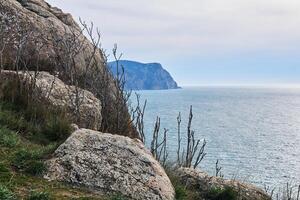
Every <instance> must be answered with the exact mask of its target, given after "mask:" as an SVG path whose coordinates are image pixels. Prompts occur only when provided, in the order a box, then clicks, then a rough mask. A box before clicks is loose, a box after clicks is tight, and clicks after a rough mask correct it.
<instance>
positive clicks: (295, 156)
mask: <svg viewBox="0 0 300 200" xmlns="http://www.w3.org/2000/svg"><path fill="white" fill-rule="evenodd" d="M136 92H137V93H138V94H139V95H141V101H144V100H147V106H146V111H145V119H144V123H145V133H146V144H147V146H148V147H149V146H150V143H151V138H152V133H153V129H154V124H155V120H156V118H157V117H160V120H161V134H162V133H163V129H164V128H166V129H168V133H167V136H168V140H167V146H168V152H169V160H175V159H176V151H177V116H178V114H179V112H180V113H181V117H182V126H181V134H182V138H183V144H182V145H183V146H184V145H186V144H185V141H186V132H187V122H188V116H189V110H190V106H192V107H193V122H192V129H193V130H194V131H195V138H196V139H200V140H201V141H203V140H204V139H205V140H206V141H207V145H206V149H205V152H206V153H207V155H206V156H205V158H204V160H203V161H202V162H201V163H200V166H199V168H200V169H201V170H203V171H206V172H208V173H209V174H210V175H214V174H215V171H216V170H215V168H216V167H215V166H216V161H217V160H218V161H219V163H218V165H219V166H220V167H222V169H221V173H222V174H223V175H224V177H225V178H228V179H236V180H240V181H244V182H249V183H253V184H256V185H258V186H260V187H262V188H263V187H269V188H280V187H282V186H284V185H286V184H287V183H289V184H291V185H293V184H295V185H296V184H300V89H295V88H251V87H184V88H182V89H176V90H151V91H136ZM134 103H135V102H134V100H133V104H134Z"/></svg>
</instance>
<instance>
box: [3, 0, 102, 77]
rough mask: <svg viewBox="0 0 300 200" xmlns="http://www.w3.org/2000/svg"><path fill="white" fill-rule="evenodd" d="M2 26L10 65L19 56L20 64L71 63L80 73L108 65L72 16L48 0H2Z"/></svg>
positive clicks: (46, 67)
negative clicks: (47, 1)
mask: <svg viewBox="0 0 300 200" xmlns="http://www.w3.org/2000/svg"><path fill="white" fill-rule="evenodd" d="M0 26H1V27H0V28H1V29H0V37H2V38H3V39H2V40H1V41H0V46H1V49H2V48H4V55H3V61H1V62H2V63H1V64H4V65H5V67H6V68H10V67H15V66H14V64H15V62H16V58H17V57H19V58H18V60H20V63H19V65H26V67H31V68H39V70H43V71H63V70H70V69H66V68H70V65H74V66H72V67H74V68H76V73H80V72H81V71H83V72H84V71H85V69H88V70H89V71H91V70H90V69H91V68H92V66H93V67H94V68H97V70H100V71H101V70H103V69H104V68H105V65H104V62H103V61H104V59H103V55H102V52H101V51H100V50H99V49H98V48H95V45H93V44H92V43H91V42H90V41H89V40H88V39H87V38H86V37H85V36H84V34H83V33H82V28H81V27H80V26H79V25H78V24H77V23H76V22H75V21H74V19H73V18H72V16H71V15H70V14H67V13H64V12H63V11H62V10H60V9H59V8H56V7H52V6H51V5H50V4H48V3H46V2H45V1H44V0H0ZM4 42H6V44H2V43H4ZM20 44H22V45H20ZM18 53H19V54H20V55H17V54H18ZM91 58H92V59H91ZM67 59H70V60H68V61H67ZM73 59H74V60H73ZM37 60H38V62H37ZM28 63H30V65H28ZM66 63H69V64H66ZM34 65H38V66H34ZM65 75H66V76H67V75H68V74H67V73H66V74H65ZM64 81H65V80H64Z"/></svg>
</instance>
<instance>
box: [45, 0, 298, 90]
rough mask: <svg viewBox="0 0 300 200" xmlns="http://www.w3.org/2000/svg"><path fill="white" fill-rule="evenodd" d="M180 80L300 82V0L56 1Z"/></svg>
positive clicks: (133, 55)
mask: <svg viewBox="0 0 300 200" xmlns="http://www.w3.org/2000/svg"><path fill="white" fill-rule="evenodd" d="M48 2H49V3H50V4H51V5H53V6H57V7H59V8H61V9H63V10H64V11H66V12H70V13H71V14H72V15H73V16H74V18H75V19H78V18H79V17H81V18H82V19H84V20H85V21H87V22H89V21H93V22H94V24H95V25H96V26H97V27H99V29H100V30H101V33H102V43H103V46H104V48H106V49H107V50H108V51H109V50H111V49H112V47H113V44H114V43H117V44H118V46H119V50H120V51H121V52H123V53H124V56H123V59H129V60H135V61H140V62H160V63H161V64H162V65H163V66H164V67H165V68H166V69H167V70H168V71H169V72H170V73H171V74H172V75H173V76H174V78H175V79H176V80H177V82H178V83H179V85H236V84H238V85H295V84H299V85H300V1H299V0H226V1H225V0H186V1H182V0H105V1H104V0H48Z"/></svg>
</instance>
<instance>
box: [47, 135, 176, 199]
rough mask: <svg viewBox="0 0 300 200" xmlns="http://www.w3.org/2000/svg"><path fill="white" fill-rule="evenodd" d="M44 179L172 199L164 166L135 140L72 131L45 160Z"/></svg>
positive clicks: (101, 190) (108, 191)
mask: <svg viewBox="0 0 300 200" xmlns="http://www.w3.org/2000/svg"><path fill="white" fill-rule="evenodd" d="M47 165H48V172H47V173H46V175H45V178H47V179H49V180H56V181H63V182H68V183H71V184H75V185H78V186H84V187H87V188H89V189H91V191H93V192H95V193H98V192H99V193H106V194H110V195H112V194H121V195H122V196H124V197H127V198H129V199H138V200H141V199H143V200H147V199H149V200H150V199H151V200H152V199H167V200H171V199H174V189H173V186H172V184H171V182H170V180H169V178H168V176H167V175H166V173H165V171H164V169H163V168H162V167H161V166H160V164H159V163H158V162H157V161H156V160H155V159H154V158H153V157H152V155H151V153H150V152H149V151H148V150H147V149H146V148H145V147H144V145H143V144H142V143H141V142H140V141H139V140H137V139H130V138H128V137H124V136H117V135H111V134H108V133H100V132H96V131H92V130H87V129H78V130H76V131H75V132H74V133H73V134H72V135H71V136H70V137H69V138H68V139H67V140H66V141H65V143H63V144H62V145H61V146H60V147H59V148H58V149H57V150H56V151H55V153H54V157H53V158H52V159H51V160H49V161H48V162H47Z"/></svg>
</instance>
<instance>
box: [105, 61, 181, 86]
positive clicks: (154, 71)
mask: <svg viewBox="0 0 300 200" xmlns="http://www.w3.org/2000/svg"><path fill="white" fill-rule="evenodd" d="M109 65H110V67H111V70H112V72H113V74H114V75H116V74H117V70H116V69H117V67H116V62H111V63H109ZM121 66H123V67H124V71H125V79H126V85H125V86H126V88H127V89H132V90H162V89H163V90H165V89H177V88H179V87H178V85H177V83H176V82H175V81H174V79H173V78H172V76H171V75H170V73H169V72H167V71H166V70H165V69H164V68H163V67H162V66H161V64H159V63H148V64H143V63H139V62H134V61H127V60H121V61H120V62H119V69H120V71H121Z"/></svg>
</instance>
